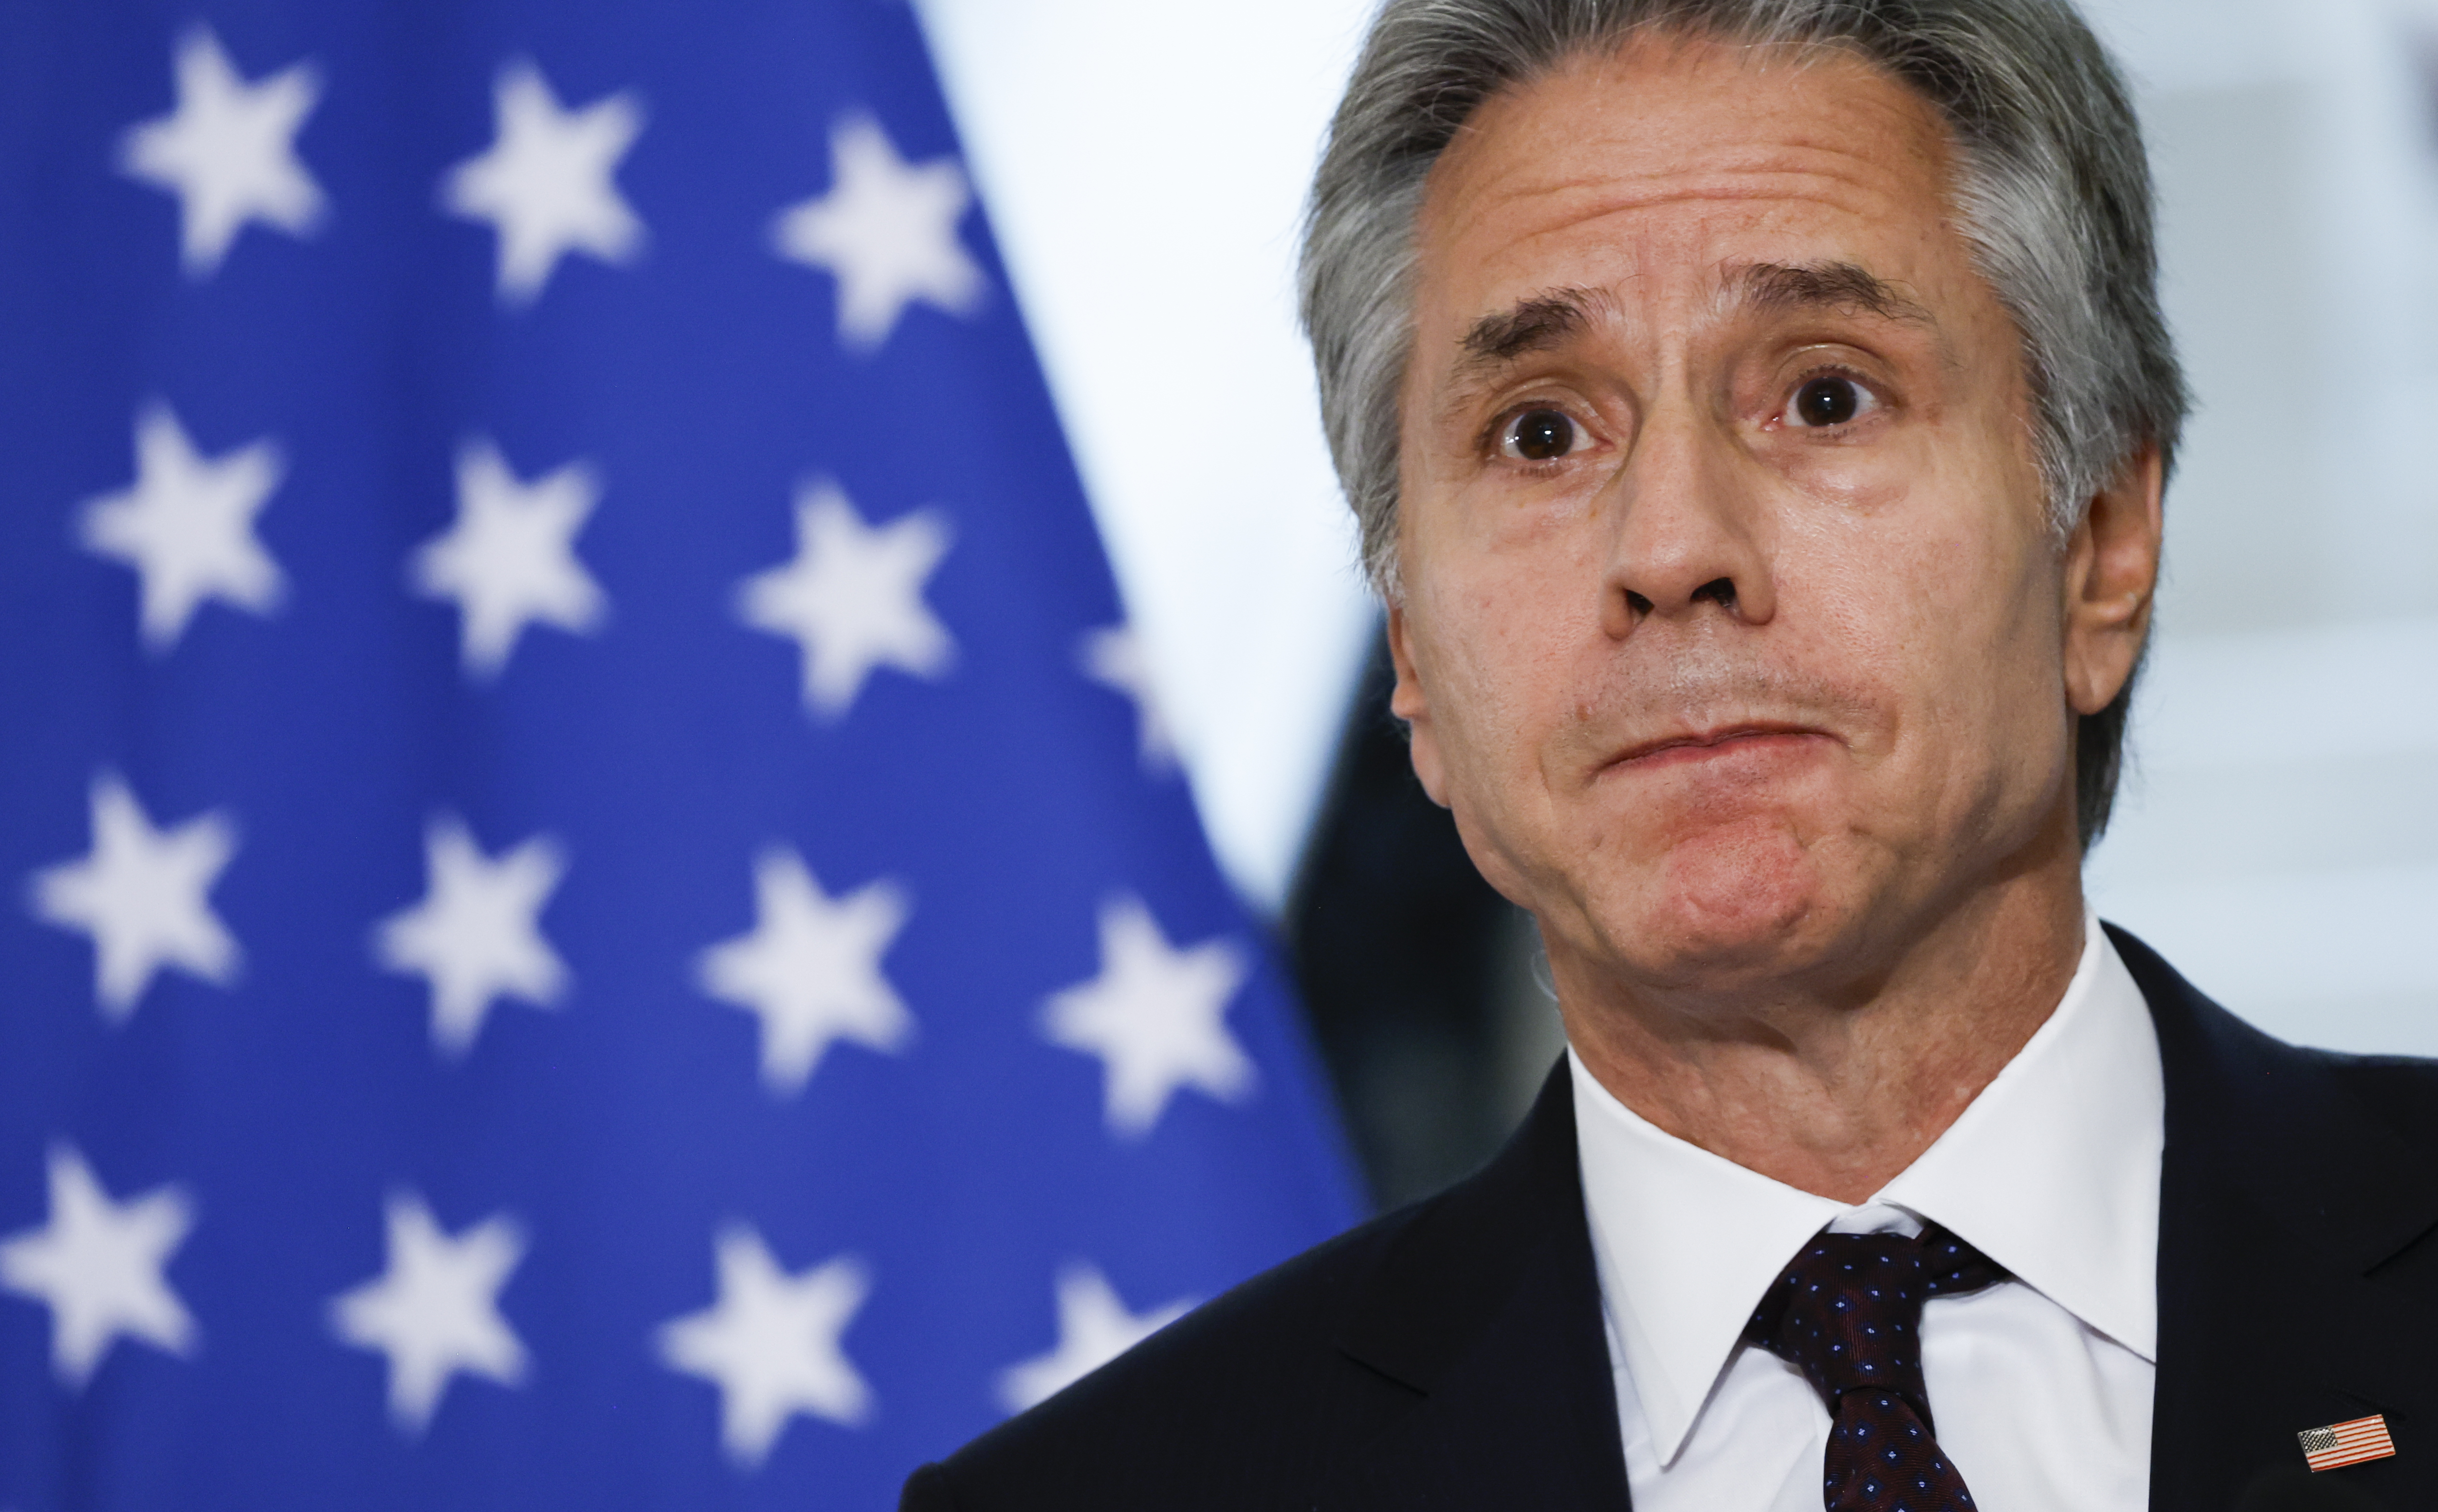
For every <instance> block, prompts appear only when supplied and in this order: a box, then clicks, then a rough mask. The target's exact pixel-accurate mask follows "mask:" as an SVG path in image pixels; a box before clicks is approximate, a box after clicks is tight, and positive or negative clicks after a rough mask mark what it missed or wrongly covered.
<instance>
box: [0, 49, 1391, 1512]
mask: <svg viewBox="0 0 2438 1512" xmlns="http://www.w3.org/2000/svg"><path fill="white" fill-rule="evenodd" d="M1113 129H1116V128H1114V127H1113ZM1143 313H1144V318H1145V325H1146V326H1147V328H1148V327H1156V325H1157V311H1145V312H1143ZM1159 360H1175V354H1160V353H1157V352H1156V351H1149V350H1147V352H1146V362H1147V364H1156V363H1157V361H1159ZM1179 465H1180V466H1190V465H1191V464H1190V462H1189V461H1187V460H1185V459H1180V463H1179ZM0 490H5V497H6V501H7V508H6V509H5V511H0V711H5V717H6V720H7V735H6V738H5V739H0V875H4V876H5V878H6V879H7V880H6V888H5V898H6V901H5V903H0V1508H7V1509H9V1512H54V1509H68V1508H78V1509H82V1508H121V1507H125V1508H137V1507H171V1506H175V1507H181V1508H207V1507H221V1506H227V1507H245V1508H248V1509H261V1512H271V1509H284V1508H299V1509H301V1508H309V1507H310V1508H327V1507H340V1506H344V1507H350V1508H391V1507H398V1508H404V1507H435V1506H447V1507H451V1508H457V1507H465V1508H482V1507H502V1508H506V1507H517V1508H527V1509H529V1508H537V1507H540V1508H547V1507H554V1506H569V1507H584V1508H587V1509H598V1508H644V1507H663V1506H665V1507H687V1508H695V1507H723V1506H733V1507H746V1506H774V1507H775V1506H782V1505H784V1506H788V1507H817V1508H818V1507H834V1506H835V1507H873V1506H884V1505H888V1504H890V1503H891V1502H892V1499H893V1497H894V1492H895V1486H896V1484H897V1482H898V1481H899V1479H900V1478H901V1477H902V1476H903V1475H904V1474H905V1473H906V1471H907V1470H908V1469H909V1468H911V1467H912V1466H913V1465H914V1464H915V1463H916V1462H917V1461H918V1460H919V1459H921V1458H923V1457H925V1456H928V1455H934V1454H937V1453H940V1452H942V1451H945V1450H947V1449H949V1448H951V1447H953V1446H954V1445H955V1444H956V1443H958V1442H960V1441H961V1440H962V1439H963V1438H964V1437H966V1436H968V1435H969V1434H971V1433H975V1432H978V1431H980V1430H981V1429H983V1428H985V1427H987V1426H989V1425H990V1424H991V1423H992V1422H994V1421H996V1420H998V1418H999V1417H1000V1416H1001V1415H1004V1414H1006V1413H1008V1412H1011V1411H1014V1410H1016V1409H1017V1408H1020V1407H1022V1406H1024V1405H1025V1404H1027V1403H1029V1402H1032V1401H1034V1400H1037V1399H1039V1398H1041V1397H1043V1396H1044V1395H1046V1394H1048V1393H1049V1392H1051V1391H1052V1390H1054V1389H1056V1388H1057V1387H1058V1386H1059V1385H1060V1384H1061V1383H1063V1382H1064V1381H1066V1380H1069V1379H1071V1378H1072V1377H1073V1376H1074V1375H1076V1374H1077V1373H1079V1372H1080V1371H1082V1370H1084V1369H1086V1368H1087V1367H1088V1366H1089V1365H1090V1364H1092V1363H1096V1362H1098V1361H1099V1360H1101V1359H1103V1358H1105V1357H1106V1356H1107V1355H1108V1354H1110V1353H1112V1352H1113V1351H1115V1350H1116V1349H1118V1348H1121V1347H1122V1346H1124V1345H1126V1344H1128V1343H1130V1342H1132V1341H1133V1340H1135V1339H1137V1338H1139V1337H1140V1336H1141V1335H1142V1334H1143V1333H1145V1332H1147V1331H1148V1330H1150V1329H1151V1328H1153V1327H1157V1326H1158V1325H1159V1324H1160V1323H1162V1322H1163V1321H1165V1320H1167V1319H1169V1318H1171V1317H1173V1316H1175V1314H1176V1313H1177V1312H1178V1311H1179V1310H1182V1309H1184V1308H1185V1307H1187V1306H1189V1305H1190V1304H1191V1303H1193V1301H1194V1300H1196V1299H1200V1298H1205V1297H1208V1296H1210V1295H1211V1294H1213V1293H1214V1292H1218V1291H1219V1290H1221V1289H1223V1288H1225V1287H1226V1286H1228V1284H1230V1283H1231V1282H1233V1281H1235V1280H1237V1279H1239V1278H1240V1277H1242V1276H1244V1275H1247V1274H1248V1273H1250V1272H1251V1271H1253V1270H1255V1269H1256V1268H1258V1267H1260V1266H1262V1265H1263V1264H1264V1263H1267V1262H1269V1261H1272V1260H1274V1259H1277V1258H1279V1257H1283V1256H1284V1255H1286V1254H1288V1253H1291V1252H1292V1251H1294V1250H1296V1249H1298V1248H1299V1247H1301V1246H1303V1245H1305V1244H1307V1243H1310V1242H1312V1241H1313V1240H1315V1239H1319V1238H1320V1237H1322V1236H1324V1235H1325V1234H1327V1233H1329V1232H1331V1231H1332V1230H1334V1228H1336V1227H1337V1226H1339V1225H1340V1224H1342V1223H1343V1222H1346V1221H1347V1220H1348V1219H1349V1218H1350V1216H1351V1214H1352V1200H1351V1196H1350V1191H1349V1187H1348V1183H1347V1180H1346V1176H1345V1172H1344V1169H1343V1163H1342V1161H1341V1159H1340V1157H1339V1153H1338V1151H1337V1147H1336V1145H1335V1143H1334V1136H1333V1134H1331V1131H1330V1127H1329V1122H1328V1119H1327V1117H1326V1116H1325V1114H1324V1112H1323V1109H1322V1106H1321V1104H1320V1102H1319V1099H1318V1098H1317V1096H1316V1090H1315V1088H1316V1083H1315V1081H1314V1078H1313V1076H1312V1074H1311V1072H1310V1069H1309V1067H1308V1065H1307V1058H1306V1054H1305V1051H1304V1049H1303V1047H1302V1044H1301V1042H1300V1040H1299V1033H1298V1029H1297V1026H1296V1024H1295V1021H1294V1018H1293V1015H1292V1013H1291V1011H1290V1004H1289V1002H1288V999H1287V997H1286V995H1285V993H1284V992H1283V990H1282V988H1281V981H1280V977H1279V976H1278V974H1277V971H1276V969H1275V967H1274V965H1273V964H1272V962H1271V960H1270V959H1269V958H1268V956H1267V954H1266V951H1265V947H1264V943H1263V939H1262V937H1261V934H1260V931H1259V930H1258V929H1257V928H1256V927H1255V926H1254V925H1253V924H1252V923H1250V922H1249V921H1248V919H1247V918H1246V915H1245V914H1244V912H1243V911H1242V910H1241V909H1240V908H1239V906H1238V905H1237V904H1236V903H1235V901H1234V900H1233V898H1232V896H1231V894H1230V893H1229V892H1228V889H1227V888H1226V887H1225V885H1224V884H1223V883H1222V881H1221V879H1220V877H1219V875H1218V873H1217V871H1216V870H1215V868H1214V867H1213V865H1212V862H1211V860H1210V854H1209V853H1208V851H1207V849H1206V847H1205V845H1204V842H1203V840H1202V837H1201V835H1200V831H1199V830H1198V828H1197V826H1196V821H1195V818H1194V814H1193V808H1192V805H1191V802H1190V800H1189V795H1188V793H1187V790H1186V787H1185V785H1184V782H1183V781H1182V779H1181V777H1180V775H1179V773H1178V771H1177V768H1176V765H1175V759H1174V754H1173V752H1172V750H1171V749H1170V747H1169V745H1168V743H1167V740H1166V738H1165V734H1164V732H1163V730H1162V727H1161V726H1160V725H1159V723H1158V721H1157V712H1156V711H1155V710H1154V709H1153V707H1152V705H1151V701H1150V697H1149V690H1148V688H1147V686H1146V681H1145V678H1144V677H1143V674H1142V666H1143V659H1142V657H1141V655H1140V648H1139V647H1138V646H1137V644H1136V642H1134V640H1133V638H1132V636H1131V634H1130V632H1129V630H1128V628H1127V624H1126V620H1125V616H1124V614H1123V613H1122V607H1121V605H1120V603H1119V599H1118V596H1117V593H1116V590H1115V588H1114V586H1113V584H1112V581H1111V578H1110V574H1109V571H1108V568H1107V565H1106V563H1105V560H1104V556H1103V554H1102V551H1101V547H1100V544H1099V541H1098V539H1097V537H1096V536H1095V535H1094V532H1093V529H1092V525H1091V521H1090V519H1089V517H1088V515H1087V513H1086V508H1085V503H1084V501H1083V498H1082V495H1081V492H1080V489H1079V486H1078V483H1077V481H1076V477H1075V474H1074V471H1073V469H1072V466H1071V465H1070V463H1069V457H1068V455H1067V452H1066V450H1065V448H1064V446H1063V443H1062V441H1061V439H1060V435H1059V432H1058V430H1057V427H1056V422H1055V419H1054V416H1053V414H1052V411H1051V404H1050V400H1049V397H1048V395H1047V392H1046V389H1045V387H1044V384H1043V382H1042V378H1041V376H1040V373H1039V371H1038V369H1037V367H1036V365H1035V363H1034V360H1033V355H1032V352H1031V349H1030V347H1029V346H1028V344H1027V341H1026V337H1025V334H1024V331H1023V328H1022V325H1021V324H1020V322H1019V320H1018V318H1017V312H1016V308H1015V306H1014V304H1013V301H1012V297H1011V290H1010V289H1009V285H1008V282H1007V279H1006V276H1005V274H1004V273H1003V271H1002V270H1001V268H1000V266H999V264H998V259H997V256H996V254H995V253H994V251H993V248H992V245H991V241H990V237H989V233H988V230H987V228H986V226H985V224H984V221H983V220H982V217H981V214H980V209H979V207H978V206H977V205H976V203H975V202H974V196H973V187H972V185H971V184H970V183H969V181H968V179H967V177H966V175H965V172H964V170H963V167H962V160H961V157H960V154H959V150H958V147H957V144H956V141H955V137H954V133H953V131H952V129H951V126H950V122H949V118H948V115H947V113H946V111H945V107H944V104H943V102H942V99H941V97H940V94H939V90H938V86H937V84H936V82H935V80H934V79H933V77H932V74H931V72H930V68H929V64H928V62H927V58H926V55H925V53H924V50H923V46H922V40H921V37H920V34H919V32H918V30H917V29H916V24H915V20H914V18H913V17H912V16H911V14H910V12H909V10H908V9H907V8H906V7H905V6H904V5H902V4H898V3H894V0H785V3H781V0H734V3H729V4H721V5H716V6H703V5H697V4H685V3H680V0H631V3H614V4H606V5H605V4H591V5H577V4H573V3H569V0H462V3H439V4H433V3H427V0H206V3H204V4H203V5H202V6H200V7H197V6H193V5H189V4H178V5H168V6H162V5H152V4H137V3H132V0H125V3H108V4H103V3H93V0H54V3H43V0H29V3H23V4H14V5H7V6H0Z"/></svg>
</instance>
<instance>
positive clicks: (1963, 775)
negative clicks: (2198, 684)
mask: <svg viewBox="0 0 2438 1512" xmlns="http://www.w3.org/2000/svg"><path fill="white" fill-rule="evenodd" d="M1968 497H1970V496H1968ZM1979 497H1982V498H1988V497H1989V496H1988V494H1983V495H1980V496H1979ZM1999 497H2000V498H2001V499H2004V497H2005V496H2004V495H2000V496H1999ZM1849 519H1850V517H1849ZM1874 525H1881V526H1887V525H1901V527H1902V528H1893V529H1892V528H1873V526H1874ZM1822 534H1823V536H1826V537H1827V538H1825V539H1823V540H1821V541H1819V542H1818V543H1817V545H1818V547H1819V555H1818V556H1817V558H1816V559H1815V564H1814V567H1813V572H1814V573H1815V574H1816V589H1817V602H1819V603H1820V604H1821V605H1822V606H1823V607H1824V610H1825V614H1824V619H1825V621H1826V623H1827V624H1829V626H1830V627H1831V628H1830V630H1829V634H1830V635H1831V636H1832V637H1833V639H1834V640H1835V641H1836V642H1839V650H1838V652H1837V654H1838V655H1839V656H1840V657H1841V659H1843V660H1844V661H1845V663H1846V666H1847V667H1848V668H1849V670H1850V673H1851V675H1852V676H1853V677H1854V678H1855V679H1856V681H1857V683H1858V685H1859V686H1860V687H1864V688H1870V689H1875V690H1877V693H1876V694H1874V698H1875V701H1879V702H1881V703H1882V708H1883V709H1884V711H1885V712H1886V714H1887V716H1888V717H1887V722H1886V724H1885V726H1884V727H1883V728H1882V730H1881V731H1880V732H1879V734H1880V736H1881V738H1882V740H1883V741H1884V745H1883V746H1882V748H1880V749H1879V750H1877V751H1866V752H1863V753H1861V754H1863V755H1864V757H1865V760H1866V762H1874V764H1876V762H1886V763H1889V764H1892V765H1893V766H1894V767H1895V768H1896V770H1898V771H1900V772H1902V773H1904V774H1905V782H1906V785H1907V787H1908V788H1909V789H1911V790H1912V791H1913V793H1914V794H1915V796H1916V797H1917V800H1919V801H1920V803H1921V805H1922V808H1923V814H1922V817H1923V818H1925V819H1927V818H1930V817H1931V816H1932V815H1933V814H1936V813H1939V812H1941V811H1946V812H1948V813H1949V814H1951V815H1952V811H1953V809H1954V808H1955V807H1957V806H1959V805H1963V806H1970V807H1986V806H1988V805H1989V804H1992V803H2000V804H2004V803H2006V802H2008V801H2009V799H2008V795H2009V794H2010V793H2012V792H2014V791H2015V790H2016V789H2019V788H2022V787H2023V786H2025V785H2026V783H2025V782H2024V781H2023V778H2024V776H2025V774H2026V773H2034V774H2036V773H2037V772H2038V771H2039V770H2040V769H2041V768H2045V767H2046V766H2048V765H2052V764H2053V760H2054V757H2055V754H2056V752H2055V747H2056V744H2057V738H2058V737H2057V730H2056V727H2057V726H2058V724H2059V720H2058V717H2057V711H2058V709H2059V708H2060V707H2061V703H2060V697H2061V694H2059V691H2058V690H2059V689H2060V687H2061V679H2062V665H2061V660H2060V646H2061V626H2060V624H2059V620H2058V607H2057V592H2056V589H2055V587H2054V583H2053V579H2054V577H2055V568H2054V565H2053V564H2052V563H2051V562H2050V561H2049V560H2048V556H2047V552H2046V547H2045V543H2044V542H2043V541H2041V539H2039V538H2038V537H2037V536H2033V535H2030V534H2028V533H2026V532H2024V531H2023V529H2022V528H2021V526H2020V525H2018V526H2016V527H2015V528H2013V529H2011V530H2009V529H2007V528H2006V521H2005V519H2004V517H2003V516H2000V515H1998V513H1997V509H1996V508H1994V507H1989V508H1981V509H1966V508H1955V509H1951V510H1940V511H1931V510H1917V511H1909V512H1907V514H1906V515H1905V516H1904V518H1903V519H1901V520H1891V519H1882V520H1880V521H1870V520H1857V521H1853V522H1852V523H1851V524H1850V525H1847V526H1846V527H1845V528H1841V529H1836V530H1833V531H1824V532H1823V533H1822Z"/></svg>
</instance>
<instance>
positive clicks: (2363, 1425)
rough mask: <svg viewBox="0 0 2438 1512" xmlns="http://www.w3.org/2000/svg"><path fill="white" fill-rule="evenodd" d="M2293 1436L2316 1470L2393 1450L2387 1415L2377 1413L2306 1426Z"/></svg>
mask: <svg viewBox="0 0 2438 1512" xmlns="http://www.w3.org/2000/svg"><path fill="white" fill-rule="evenodd" d="M2294 1436H2295V1437H2297V1438H2299V1439H2301V1440H2302V1441H2303V1458H2304V1460H2305V1461H2306V1463H2308V1464H2309V1465H2310V1467H2311V1468H2313V1469H2315V1470H2333V1469H2338V1468H2342V1467H2344V1466H2347V1465H2359V1464H2360V1463H2361V1462H2362V1461H2364V1460H2383V1459H2386V1458H2387V1457H2388V1456H2390V1455H2392V1454H2394V1452H2395V1441H2394V1440H2393V1439H2391V1438H2389V1437H2388V1436H2387V1419H2386V1418H2385V1417H2383V1416H2380V1415H2371V1416H2369V1417H2357V1418H2355V1419H2354V1420H2353V1421H2351V1422H2347V1423H2330V1424H2329V1425H2328V1426H2327V1427H2325V1428H2306V1429H2305V1430H2303V1431H2302V1432H2301V1433H2297V1434H2295V1435H2294Z"/></svg>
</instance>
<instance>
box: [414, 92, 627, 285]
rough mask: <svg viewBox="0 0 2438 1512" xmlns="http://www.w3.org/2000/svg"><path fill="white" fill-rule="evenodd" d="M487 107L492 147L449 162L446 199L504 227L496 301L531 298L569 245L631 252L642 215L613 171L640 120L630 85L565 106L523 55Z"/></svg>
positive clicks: (612, 254)
mask: <svg viewBox="0 0 2438 1512" xmlns="http://www.w3.org/2000/svg"><path fill="white" fill-rule="evenodd" d="M491 108H492V112H493V115H494V117H495V119H496V120H497V122H498V126H497V132H498V134H497V136H496V137H495V139H494V140H493V141H492V143H491V148H490V150H489V151H487V152H485V153H483V154H481V155H480V156H478V157H471V158H468V159H467V160H466V161H465V162H463V163H460V164H458V165H457V166H456V167H453V168H450V170H449V176H448V177H447V178H445V179H443V180H442V181H441V184H440V202H441V205H442V207H443V208H444V209H446V210H448V211H449V212H450V214H452V215H457V216H463V217H464V218H466V219H467V220H488V221H490V222H491V224H492V225H493V226H494V227H495V228H496V229H497V230H498V231H499V234H500V302H501V303H502V304H503V305H529V304H531V303H533V301H534V300H535V299H536V298H538V297H539V295H540V293H541V291H542V287H543V286H544V285H545V284H548V283H549V282H550V275H551V273H553V272H554V271H556V269H557V267H558V259H559V258H561V257H563V256H565V255H568V254H569V253H571V252H589V253H591V254H592V255H594V256H595V257H598V258H600V259H601V260H602V261H603V262H607V263H613V264H614V263H623V262H630V261H632V260H633V259H634V257H635V255H637V254H638V253H640V252H642V251H643V247H644V222H643V221H642V220H639V219H637V218H636V215H635V212H634V209H633V207H632V206H630V205H628V204H627V200H626V197H625V196H624V195H622V194H620V193H619V192H618V185H617V184H616V183H615V182H614V180H613V179H612V177H611V176H612V175H613V174H615V173H616V172H617V171H618V162H619V159H621V158H623V157H625V156H626V155H627V149H628V148H630V147H633V146H634V145H635V138H636V136H637V135H638V134H640V133H641V132H643V130H644V107H643V103H642V102H641V101H640V100H638V99H637V98H636V97H635V95H634V93H633V92H632V91H627V92H626V93H623V94H617V95H611V96H609V97H605V98H602V99H597V100H595V101H593V102H592V104H590V105H587V106H585V107H584V108H583V109H582V110H577V111H567V110H561V109H560V108H559V104H558V97H557V96H556V95H555V94H553V93H552V92H551V87H550V80H548V79H544V78H542V76H541V71H540V70H539V69H538V68H536V67H535V66H534V65H533V64H532V63H530V62H523V61H521V60H520V61H518V62H512V63H509V64H507V65H506V66H505V67H503V68H502V69H501V70H500V75H499V79H497V81H496V82H494V83H493V85H492V87H491Z"/></svg>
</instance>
